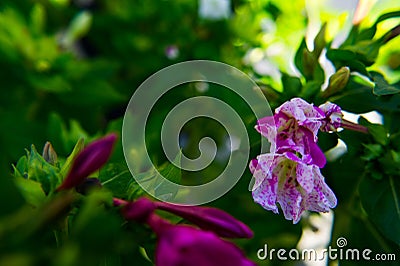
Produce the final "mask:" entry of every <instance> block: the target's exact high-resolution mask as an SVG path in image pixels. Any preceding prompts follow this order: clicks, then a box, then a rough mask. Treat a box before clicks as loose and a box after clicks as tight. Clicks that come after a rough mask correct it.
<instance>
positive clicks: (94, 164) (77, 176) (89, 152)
mask: <svg viewBox="0 0 400 266" xmlns="http://www.w3.org/2000/svg"><path fill="white" fill-rule="evenodd" d="M116 140H117V135H116V134H110V135H107V136H105V137H104V138H101V139H99V140H96V141H94V142H92V143H91V144H89V145H88V146H87V147H86V148H84V149H83V151H82V152H81V153H79V154H78V156H77V157H76V159H75V161H74V162H73V164H72V167H71V169H70V171H69V173H68V175H67V176H66V178H65V179H64V182H63V183H62V184H61V185H60V186H59V187H58V188H57V191H59V190H63V189H71V188H73V187H76V186H77V185H79V184H81V183H82V182H83V181H84V180H85V178H86V177H88V176H89V175H90V174H92V173H93V172H95V171H97V170H98V169H100V168H101V167H102V166H103V165H104V164H105V163H106V162H107V160H108V159H109V157H110V155H111V153H112V149H113V146H114V143H115V141H116Z"/></svg>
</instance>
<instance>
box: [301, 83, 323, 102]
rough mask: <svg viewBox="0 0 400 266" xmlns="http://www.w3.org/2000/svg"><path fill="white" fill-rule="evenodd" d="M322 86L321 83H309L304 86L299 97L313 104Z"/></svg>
mask: <svg viewBox="0 0 400 266" xmlns="http://www.w3.org/2000/svg"><path fill="white" fill-rule="evenodd" d="M321 85H322V84H321V82H319V81H309V82H307V83H306V85H304V86H303V88H302V90H301V93H300V95H299V96H300V97H301V98H304V99H305V100H308V101H310V102H312V101H313V98H314V96H315V95H317V94H318V93H319V92H320V91H321Z"/></svg>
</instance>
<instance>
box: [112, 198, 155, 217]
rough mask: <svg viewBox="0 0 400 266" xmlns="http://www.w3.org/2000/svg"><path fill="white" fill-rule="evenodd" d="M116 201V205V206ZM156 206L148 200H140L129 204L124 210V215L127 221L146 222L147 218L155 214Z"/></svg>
mask: <svg viewBox="0 0 400 266" xmlns="http://www.w3.org/2000/svg"><path fill="white" fill-rule="evenodd" d="M115 203H116V202H115V200H114V204H115ZM155 209H156V206H155V204H154V202H152V201H150V200H149V199H147V198H140V199H138V200H136V201H134V202H127V203H126V204H125V206H124V207H123V208H122V210H121V211H122V215H123V216H124V217H125V219H126V220H134V221H137V222H142V223H143V222H146V221H147V218H148V217H149V216H150V215H151V214H152V213H153V212H154V210H155Z"/></svg>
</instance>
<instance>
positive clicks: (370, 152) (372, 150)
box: [362, 144, 383, 161]
mask: <svg viewBox="0 0 400 266" xmlns="http://www.w3.org/2000/svg"><path fill="white" fill-rule="evenodd" d="M363 146H364V147H365V153H364V155H363V157H362V158H363V159H364V160H366V161H370V160H373V159H376V158H378V157H379V156H380V155H381V154H382V152H383V148H382V146H381V145H379V144H363Z"/></svg>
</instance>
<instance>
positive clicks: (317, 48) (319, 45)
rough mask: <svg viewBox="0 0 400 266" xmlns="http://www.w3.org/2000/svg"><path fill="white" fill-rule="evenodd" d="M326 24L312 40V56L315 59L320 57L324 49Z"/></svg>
mask: <svg viewBox="0 0 400 266" xmlns="http://www.w3.org/2000/svg"><path fill="white" fill-rule="evenodd" d="M326 25H327V24H326V23H324V24H323V25H322V27H321V29H320V30H319V32H318V34H317V36H315V39H314V50H313V54H314V56H315V57H316V58H318V57H319V56H320V55H321V52H322V50H323V49H324V48H325V45H326V40H325V33H326Z"/></svg>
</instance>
